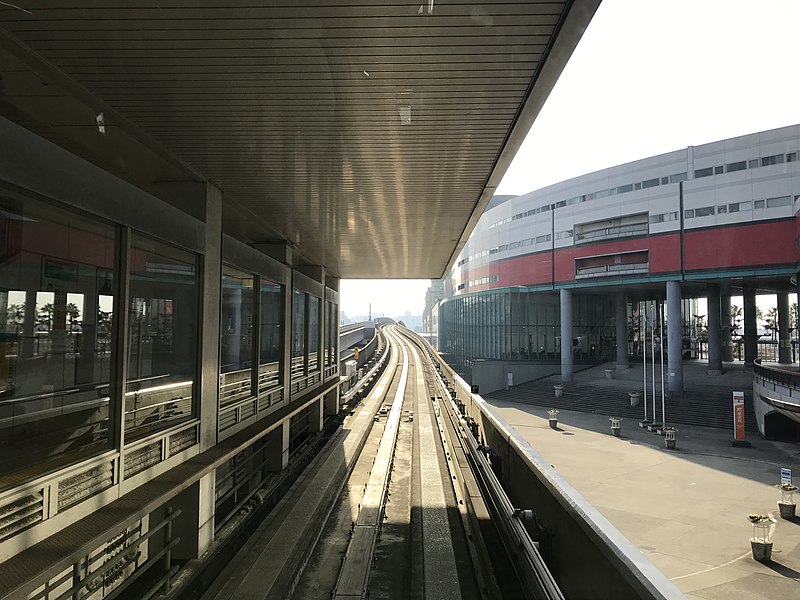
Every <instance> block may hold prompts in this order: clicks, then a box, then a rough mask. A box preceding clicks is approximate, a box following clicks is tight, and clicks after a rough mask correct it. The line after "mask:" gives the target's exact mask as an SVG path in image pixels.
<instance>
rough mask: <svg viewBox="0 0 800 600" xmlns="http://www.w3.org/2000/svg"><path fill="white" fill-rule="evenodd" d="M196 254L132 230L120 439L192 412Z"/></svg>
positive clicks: (141, 433) (134, 435)
mask: <svg viewBox="0 0 800 600" xmlns="http://www.w3.org/2000/svg"><path fill="white" fill-rule="evenodd" d="M197 264H198V260H197V257H196V256H195V255H193V254H191V253H189V252H186V251H184V250H179V249H177V248H175V247H173V246H168V245H167V244H164V243H161V242H157V241H155V240H152V239H150V238H147V237H144V236H141V235H138V234H135V233H134V234H132V237H131V247H130V279H129V281H130V289H129V297H130V303H129V305H128V348H127V350H128V351H127V359H128V360H127V367H128V370H127V375H128V377H127V385H126V389H125V432H126V439H131V438H135V437H140V436H142V435H146V434H148V433H151V432H152V431H155V430H158V429H162V428H164V427H168V426H170V425H173V424H175V423H177V422H180V421H185V420H187V419H190V418H191V417H192V416H193V414H194V407H195V403H194V400H193V399H194V397H195V393H194V381H195V378H196V372H197V329H198V308H199V302H200V286H199V283H198V275H197Z"/></svg>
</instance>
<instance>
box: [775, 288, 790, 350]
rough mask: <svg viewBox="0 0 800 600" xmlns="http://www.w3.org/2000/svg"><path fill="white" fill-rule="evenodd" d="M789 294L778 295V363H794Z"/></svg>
mask: <svg viewBox="0 0 800 600" xmlns="http://www.w3.org/2000/svg"><path fill="white" fill-rule="evenodd" d="M790 328H791V324H790V323H789V294H787V293H786V292H781V293H780V294H778V362H779V363H781V364H791V363H792V336H791V333H790V332H789V329H790Z"/></svg>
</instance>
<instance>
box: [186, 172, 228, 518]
mask: <svg viewBox="0 0 800 600" xmlns="http://www.w3.org/2000/svg"><path fill="white" fill-rule="evenodd" d="M202 193H204V194H205V198H204V200H205V202H204V205H205V211H204V212H205V224H206V231H205V246H206V253H205V257H204V258H205V260H203V279H202V281H203V292H202V293H203V295H202V299H201V301H202V318H201V319H200V324H201V325H200V327H201V331H200V340H201V346H200V365H201V370H200V408H199V416H200V451H201V452H202V451H203V450H208V449H209V448H211V447H212V446H213V445H214V444H216V443H217V417H218V404H219V333H220V332H219V322H220V307H219V304H220V301H219V299H220V295H221V293H222V262H221V258H222V191H220V190H219V189H218V188H216V187H214V186H213V185H211V184H206V185H205V186H203V189H202ZM190 326H191V324H190ZM213 498H214V494H213V490H212V494H211V499H212V501H213ZM212 530H213V527H212Z"/></svg>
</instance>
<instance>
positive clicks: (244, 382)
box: [219, 266, 255, 407]
mask: <svg viewBox="0 0 800 600" xmlns="http://www.w3.org/2000/svg"><path fill="white" fill-rule="evenodd" d="M254 312H255V276H253V275H252V274H250V273H243V272H241V271H238V270H236V269H234V268H232V267H229V266H224V267H223V269H222V301H221V303H220V331H219V339H220V365H219V370H220V374H221V381H220V391H219V404H220V407H225V406H227V405H228V404H231V403H233V402H235V401H237V400H240V399H241V398H246V397H248V396H250V395H251V393H252V387H253V386H252V382H253V336H254V333H255V332H254V323H253V320H254Z"/></svg>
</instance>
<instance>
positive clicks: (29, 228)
mask: <svg viewBox="0 0 800 600" xmlns="http://www.w3.org/2000/svg"><path fill="white" fill-rule="evenodd" d="M113 290H114V228H113V227H112V226H111V225H107V224H104V223H101V222H99V221H95V220H93V219H91V218H90V217H86V216H82V215H78V214H73V213H71V212H67V211H62V210H58V209H56V208H54V207H51V206H49V205H45V204H43V203H39V202H37V201H34V200H31V199H27V198H21V197H13V198H12V197H9V196H3V195H1V194H0V447H2V448H3V450H4V451H3V452H2V453H0V489H3V488H7V487H10V486H12V485H14V484H15V483H19V481H21V480H24V479H28V478H30V477H33V476H36V475H39V474H41V473H43V472H47V471H50V470H54V469H56V468H58V467H61V466H64V465H67V464H70V463H72V462H76V461H78V460H81V459H83V458H86V457H87V456H89V455H91V454H94V453H97V452H99V451H101V450H105V449H108V448H110V447H111V444H110V436H109V426H108V423H109V381H110V373H111V363H112V361H111V359H112V355H111V350H112V344H111V331H112V321H113V314H112V311H113ZM11 473H15V475H14V476H13V477H7V476H9V475H10V474H11Z"/></svg>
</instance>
